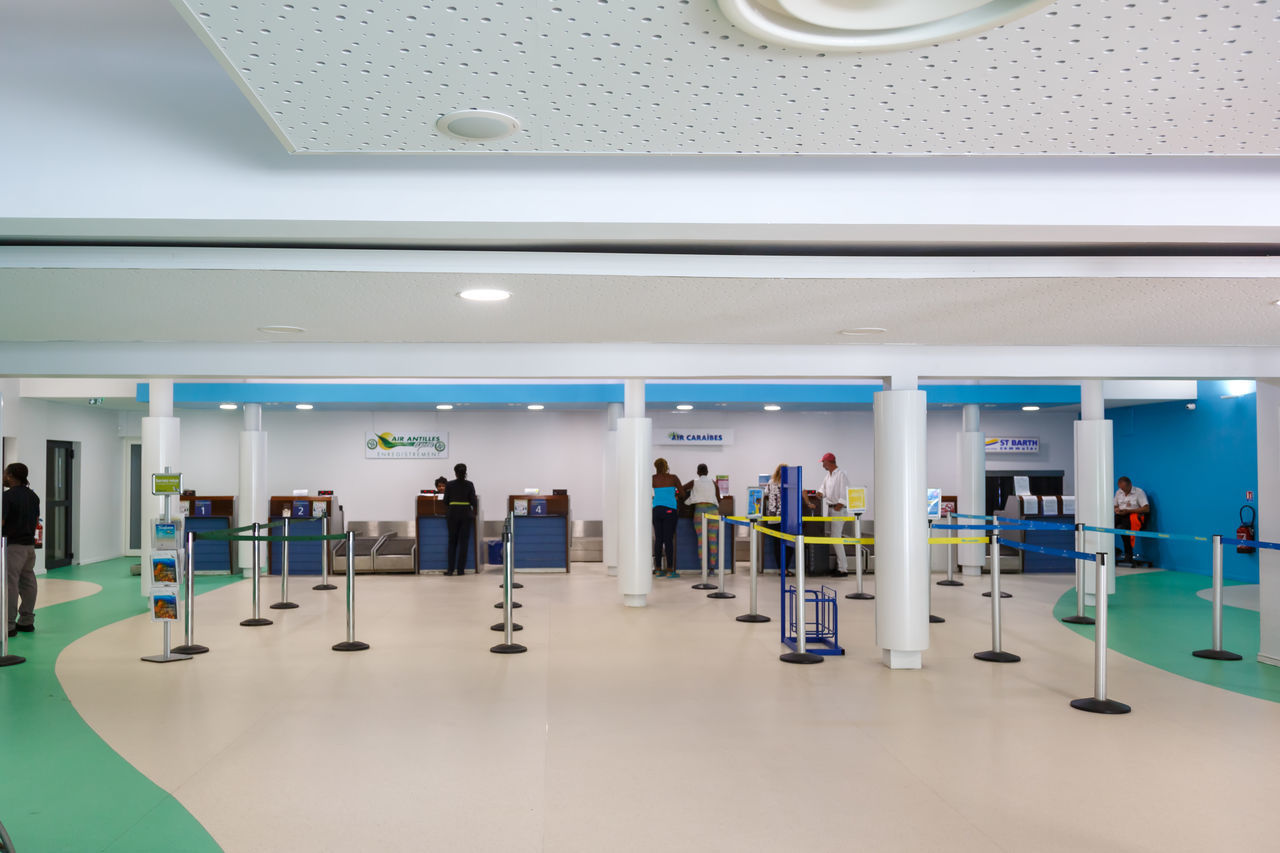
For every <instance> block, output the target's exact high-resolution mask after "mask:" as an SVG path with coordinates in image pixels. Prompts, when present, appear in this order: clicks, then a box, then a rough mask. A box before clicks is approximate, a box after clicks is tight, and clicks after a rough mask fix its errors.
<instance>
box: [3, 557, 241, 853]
mask: <svg viewBox="0 0 1280 853" xmlns="http://www.w3.org/2000/svg"><path fill="white" fill-rule="evenodd" d="M137 562H138V561H137V559H136V558H132V557H122V558H119V559H115V560H105V561H103V562H100V563H90V564H88V565H85V566H68V567H66V568H62V569H54V570H53V571H52V572H50V574H49V576H50V577H51V578H57V579H67V580H79V581H89V582H91V583H96V584H98V585H100V586H101V587H102V591H101V592H98V593H96V594H94V595H90V596H88V597H86V598H80V599H77V600H75V601H67V602H63V603H62V604H55V605H52V606H50V607H41V608H38V609H37V610H36V631H35V633H33V634H18V636H17V637H14V638H13V639H11V640H10V641H9V651H10V653H11V654H17V655H22V656H23V657H25V658H26V659H27V662H26V663H22V664H18V665H16V666H10V667H4V668H0V725H2V726H3V732H2V733H0V821H3V822H4V825H5V828H6V829H8V831H9V835H10V836H11V837H12V838H13V843H14V846H15V847H16V848H17V850H18V851H19V853H28V851H39V853H60V852H61V851H67V853H91V851H112V853H122V851H126V850H127V851H131V853H152V851H155V853H170V851H173V850H183V851H190V853H204V851H220V850H221V848H220V847H219V846H218V845H217V844H216V843H215V842H214V840H213V838H212V837H210V835H209V833H208V832H207V831H205V828H204V827H203V826H201V825H200V822H199V821H197V820H196V819H195V818H194V817H192V816H191V814H190V813H189V812H188V811H187V810H186V809H185V808H183V807H182V805H181V804H180V803H178V802H177V800H175V799H173V797H171V796H170V795H169V794H168V793H166V792H165V791H164V790H163V789H161V788H160V787H158V786H157V785H155V784H154V783H153V782H151V781H150V780H149V779H147V778H146V777H145V776H143V775H142V774H141V773H139V772H138V771H137V770H135V769H134V768H133V766H132V765H130V764H129V763H128V762H127V761H125V760H124V759H123V758H121V757H120V756H119V755H118V754H117V753H116V752H115V751H114V750H112V749H111V748H110V747H109V746H107V744H106V743H104V742H103V740H102V739H101V738H99V737H98V735H97V734H96V733H95V732H94V731H93V729H91V728H90V727H89V726H88V724H86V723H85V721H84V720H83V719H82V718H81V717H80V715H79V714H78V713H76V710H75V709H74V708H73V707H72V706H71V702H70V701H69V700H68V699H67V695H66V694H65V693H64V692H63V690H62V685H61V684H59V683H58V679H57V677H56V675H55V674H54V663H55V661H56V660H57V658H58V655H59V654H61V653H62V650H63V649H64V648H66V647H67V646H68V645H69V644H71V643H72V642H74V641H76V640H78V639H79V638H80V637H83V636H84V635H85V634H88V633H90V632H92V631H96V630H97V629H99V628H101V627H103V626H105V625H110V624H111V623H113V622H118V621H120V620H121V619H125V618H128V617H130V616H135V615H137V614H139V613H145V612H146V609H147V608H146V602H145V600H144V599H143V598H142V597H141V596H140V595H139V593H138V590H139V583H140V582H139V579H138V577H137V576H136V575H130V573H129V567H130V566H131V565H133V564H135V563H137ZM237 580H239V578H238V577H232V576H229V575H222V576H207V577H199V578H197V579H196V590H197V593H200V592H204V591H207V590H210V589H214V588H216V587H218V586H222V585H225V584H227V583H232V582H235V581H237ZM174 636H175V640H174V642H175V644H176V643H180V642H182V639H181V637H182V634H181V630H179V631H178V632H177V633H176V634H175V635H174ZM159 646H160V629H159V628H158V627H157V628H156V648H155V649H151V650H149V651H148V652H147V653H149V654H153V653H158V652H159V651H160V649H159ZM189 665H191V664H188V663H173V664H147V663H143V662H142V661H138V666H140V667H141V666H189ZM178 734H179V733H178V732H174V736H175V737H176V736H178Z"/></svg>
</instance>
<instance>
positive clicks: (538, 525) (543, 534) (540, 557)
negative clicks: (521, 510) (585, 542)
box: [514, 515, 569, 571]
mask: <svg viewBox="0 0 1280 853" xmlns="http://www.w3.org/2000/svg"><path fill="white" fill-rule="evenodd" d="M568 527H569V525H568V519H567V518H565V517H564V516H562V515H544V516H532V515H517V516H515V554H514V559H515V568H517V569H564V570H566V571H567V570H568V569H569V567H568V566H567V565H566V564H565V555H566V554H567V553H568V532H569V530H568Z"/></svg>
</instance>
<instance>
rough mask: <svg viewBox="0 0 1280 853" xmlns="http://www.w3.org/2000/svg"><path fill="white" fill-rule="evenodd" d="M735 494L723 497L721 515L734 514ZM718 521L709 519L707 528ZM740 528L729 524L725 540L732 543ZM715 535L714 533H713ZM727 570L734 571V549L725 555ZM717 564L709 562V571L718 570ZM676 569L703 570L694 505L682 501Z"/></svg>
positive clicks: (684, 570)
mask: <svg viewBox="0 0 1280 853" xmlns="http://www.w3.org/2000/svg"><path fill="white" fill-rule="evenodd" d="M733 506H734V504H733V496H732V495H730V496H728V497H722V498H720V501H719V513H720V514H721V515H733ZM719 523H720V522H718V521H708V522H707V530H708V531H710V530H711V528H712V527H714V526H716V525H718V524H719ZM737 530H738V528H736V527H734V526H733V525H732V524H730V525H728V527H727V530H726V531H725V537H724V538H725V541H726V542H728V543H730V545H732V543H733V541H734V539H735V538H736V536H737ZM712 535H714V534H712ZM724 558H725V564H724V570H725V571H726V572H731V571H733V551H732V550H729V551H726V552H725V555H724ZM716 568H717V567H716V565H715V564H714V563H709V564H708V565H707V571H708V572H714V571H716ZM676 569H677V571H681V572H701V571H702V549H700V548H699V547H698V531H697V530H695V529H694V526H693V506H692V505H690V504H685V503H681V504H680V510H679V515H678V517H677V518H676Z"/></svg>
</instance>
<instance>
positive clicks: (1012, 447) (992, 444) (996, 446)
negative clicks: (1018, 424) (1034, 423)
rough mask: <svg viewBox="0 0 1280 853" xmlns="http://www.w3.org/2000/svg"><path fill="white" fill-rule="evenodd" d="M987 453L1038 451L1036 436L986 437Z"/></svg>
mask: <svg viewBox="0 0 1280 853" xmlns="http://www.w3.org/2000/svg"><path fill="white" fill-rule="evenodd" d="M987 452H988V453H1039V452H1040V439H1038V438H1009V437H1007V436H1006V437H994V436H988V437H987Z"/></svg>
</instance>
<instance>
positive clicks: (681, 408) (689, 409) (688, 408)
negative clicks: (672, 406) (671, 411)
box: [676, 403, 693, 412]
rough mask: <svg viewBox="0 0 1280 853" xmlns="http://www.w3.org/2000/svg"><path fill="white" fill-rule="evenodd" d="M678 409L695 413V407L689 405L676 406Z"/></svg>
mask: <svg viewBox="0 0 1280 853" xmlns="http://www.w3.org/2000/svg"><path fill="white" fill-rule="evenodd" d="M676 409H677V410H679V411H681V412H691V411H693V406H691V405H689V404H688V403H681V404H680V405H678V406H676Z"/></svg>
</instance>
